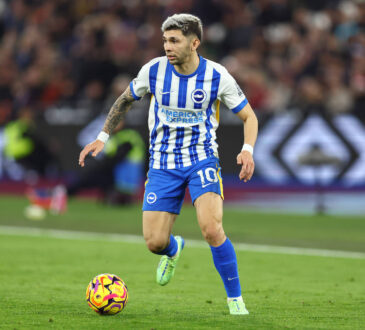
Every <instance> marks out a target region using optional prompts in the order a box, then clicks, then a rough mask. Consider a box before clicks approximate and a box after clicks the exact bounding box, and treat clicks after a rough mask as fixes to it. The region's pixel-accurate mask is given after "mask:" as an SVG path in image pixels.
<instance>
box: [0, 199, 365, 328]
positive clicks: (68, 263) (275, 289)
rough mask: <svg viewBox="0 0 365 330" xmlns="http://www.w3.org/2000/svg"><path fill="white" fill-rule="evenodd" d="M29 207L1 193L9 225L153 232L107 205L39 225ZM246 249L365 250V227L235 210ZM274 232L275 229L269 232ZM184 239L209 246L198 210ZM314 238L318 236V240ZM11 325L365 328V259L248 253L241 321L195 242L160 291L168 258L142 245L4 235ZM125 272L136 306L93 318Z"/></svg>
mask: <svg viewBox="0 0 365 330" xmlns="http://www.w3.org/2000/svg"><path fill="white" fill-rule="evenodd" d="M26 204H27V202H26V200H25V199H22V198H13V197H4V196H2V197H0V209H1V216H0V226H4V225H6V226H13V227H14V226H22V227H38V228H54V229H64V230H75V231H77V230H79V231H80V230H81V231H89V232H109V233H130V234H138V235H140V234H141V231H140V230H141V218H140V216H141V211H140V208H139V206H137V207H128V208H105V207H102V206H100V205H98V204H95V203H92V202H85V201H77V200H76V201H72V202H71V203H70V209H69V212H68V213H67V214H65V215H62V216H57V217H56V216H48V217H47V218H46V219H45V220H43V221H42V222H31V221H29V220H27V219H25V218H24V217H23V216H22V212H23V209H24V207H25V205H26ZM225 223H226V226H225V228H226V231H227V233H228V234H229V236H230V237H231V238H232V241H234V242H251V243H262V244H276V245H282V246H283V245H290V246H304V247H315V248H326V249H337V250H339V249H341V250H348V251H360V252H361V251H362V252H363V251H364V250H365V244H364V243H365V242H364V241H365V235H364V232H365V231H364V227H365V225H364V219H363V218H340V217H308V216H300V217H299V216H294V215H287V216H283V215H267V214H259V213H256V214H255V213H248V212H243V211H241V212H240V211H237V210H236V211H233V210H226V212H225ZM263 227H264V228H263ZM175 231H176V232H178V233H183V234H184V235H185V236H186V237H188V238H199V237H200V234H199V229H198V226H197V224H196V221H195V218H194V210H193V209H192V208H191V207H187V208H185V210H184V212H183V213H182V215H181V218H180V219H179V220H178V223H177V226H176V227H175ZM311 233H312V235H311ZM0 251H1V253H0V268H1V270H0V283H1V287H0V296H1V311H0V328H5V329H284V328H290V329H361V328H364V324H365V298H364V297H365V259H346V258H333V257H315V256H299V255H285V254H275V253H262V252H247V251H237V257H238V263H239V273H240V276H241V282H242V284H243V289H244V290H243V293H244V299H245V302H246V305H247V308H248V309H249V311H250V315H248V316H243V317H241V316H230V315H229V314H228V309H227V307H226V301H225V292H224V288H223V285H222V283H221V280H220V278H219V275H218V274H217V272H216V271H215V269H214V266H213V262H212V258H211V254H210V251H209V249H208V248H207V247H206V248H204V247H195V246H189V244H187V245H186V248H185V250H184V252H183V255H182V258H181V260H180V262H179V265H178V268H177V270H176V273H175V277H174V278H173V280H172V282H171V283H169V284H168V285H167V286H166V287H160V286H158V285H157V284H156V283H155V269H156V266H157V263H158V260H159V257H158V256H155V255H152V254H151V253H149V252H148V251H147V249H146V247H145V246H144V244H142V243H138V242H135V243H133V242H129V243H127V242H120V241H118V242H116V241H115V242H114V241H113V242H112V241H107V240H96V239H95V240H94V239H92V238H90V239H83V240H81V239H78V238H77V237H75V238H72V239H71V238H70V239H65V238H57V239H56V238H51V237H48V236H46V235H45V236H34V237H31V236H26V235H22V234H21V233H19V234H18V235H8V234H5V232H3V233H2V232H1V227H0ZM106 272H110V273H114V274H117V275H119V276H120V277H121V278H122V279H123V280H124V281H125V282H126V283H127V286H128V289H129V294H130V297H129V302H128V304H127V306H126V309H125V310H124V311H123V312H121V313H120V314H117V315H115V316H109V317H105V316H104V317H103V316H99V315H97V314H96V313H95V312H93V311H92V310H91V309H90V308H89V307H88V305H87V303H86V301H85V290H86V287H87V284H88V283H89V281H90V280H91V279H92V277H94V276H95V275H97V274H100V273H106Z"/></svg>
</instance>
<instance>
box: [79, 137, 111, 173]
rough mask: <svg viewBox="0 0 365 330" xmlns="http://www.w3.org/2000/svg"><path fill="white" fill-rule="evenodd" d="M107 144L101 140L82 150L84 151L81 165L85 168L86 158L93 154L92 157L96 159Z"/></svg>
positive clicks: (81, 156) (80, 161) (81, 153)
mask: <svg viewBox="0 0 365 330" xmlns="http://www.w3.org/2000/svg"><path fill="white" fill-rule="evenodd" d="M104 145H105V143H104V142H102V141H100V140H95V141H94V142H91V143H89V144H88V145H86V146H85V148H84V149H82V151H81V152H80V157H79V165H80V166H81V167H84V166H85V157H86V156H87V155H88V154H89V153H90V152H92V154H91V155H92V156H93V157H96V156H97V155H98V154H99V152H100V151H102V150H103V148H104Z"/></svg>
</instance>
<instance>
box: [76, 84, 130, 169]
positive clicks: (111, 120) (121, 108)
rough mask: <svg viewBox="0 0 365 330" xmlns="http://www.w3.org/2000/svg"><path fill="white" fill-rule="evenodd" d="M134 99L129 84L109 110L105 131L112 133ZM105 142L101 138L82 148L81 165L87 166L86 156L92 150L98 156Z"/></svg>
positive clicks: (93, 154)
mask: <svg viewBox="0 0 365 330" xmlns="http://www.w3.org/2000/svg"><path fill="white" fill-rule="evenodd" d="M133 101H134V98H133V95H132V92H131V90H130V88H129V86H128V88H127V89H126V90H125V92H124V93H123V94H122V95H121V96H119V97H118V98H117V100H116V101H115V102H114V104H113V106H112V107H111V109H110V110H109V113H108V116H107V118H106V120H105V123H104V127H103V131H104V132H105V133H107V134H109V135H111V134H112V133H113V131H114V129H115V128H116V127H117V125H118V124H119V123H120V122H121V121H123V120H124V118H125V115H126V113H127V112H128V110H129V109H130V108H131V106H132V103H133ZM104 145H105V143H104V142H103V141H101V140H99V139H96V140H95V141H94V142H91V143H89V144H88V145H87V146H85V148H84V149H82V151H81V153H80V157H79V165H81V167H84V166H85V157H86V156H87V155H88V154H89V153H90V152H92V156H93V157H96V156H97V155H98V154H99V152H100V151H102V150H103V148H104Z"/></svg>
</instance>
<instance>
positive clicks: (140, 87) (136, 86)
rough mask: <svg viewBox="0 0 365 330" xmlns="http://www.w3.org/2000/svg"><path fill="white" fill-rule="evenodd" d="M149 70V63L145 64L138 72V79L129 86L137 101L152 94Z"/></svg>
mask: <svg viewBox="0 0 365 330" xmlns="http://www.w3.org/2000/svg"><path fill="white" fill-rule="evenodd" d="M149 69H150V65H149V63H147V64H145V65H144V66H143V67H142V68H141V70H140V71H139V72H138V75H137V77H136V78H134V79H133V80H132V81H131V82H130V84H129V88H130V90H131V92H132V95H133V97H134V99H135V100H140V99H141V98H142V97H143V96H145V95H146V94H147V93H149V92H150V82H149Z"/></svg>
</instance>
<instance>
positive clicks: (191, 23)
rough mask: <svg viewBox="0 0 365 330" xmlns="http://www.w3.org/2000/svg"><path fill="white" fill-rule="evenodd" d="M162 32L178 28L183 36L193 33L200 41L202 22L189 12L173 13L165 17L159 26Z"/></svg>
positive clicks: (201, 37)
mask: <svg viewBox="0 0 365 330" xmlns="http://www.w3.org/2000/svg"><path fill="white" fill-rule="evenodd" d="M161 30H162V32H165V31H169V30H180V31H181V32H182V34H183V35H184V36H187V35H191V34H195V35H196V36H197V37H198V39H199V40H200V41H202V39H203V24H202V21H201V20H200V18H199V17H196V16H194V15H191V14H175V15H172V16H169V17H167V19H166V20H165V22H163V23H162V26H161Z"/></svg>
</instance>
